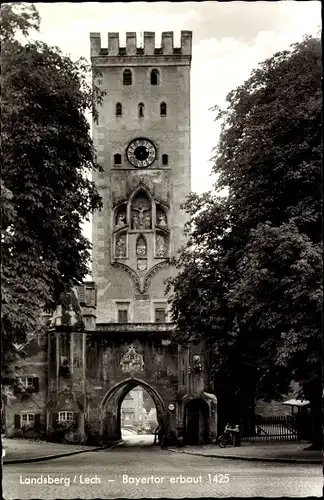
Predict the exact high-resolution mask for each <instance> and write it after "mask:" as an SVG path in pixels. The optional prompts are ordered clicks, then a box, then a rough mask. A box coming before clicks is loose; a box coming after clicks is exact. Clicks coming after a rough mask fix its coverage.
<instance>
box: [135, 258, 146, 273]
mask: <svg viewBox="0 0 324 500" xmlns="http://www.w3.org/2000/svg"><path fill="white" fill-rule="evenodd" d="M137 269H138V270H139V271H145V270H146V269H147V259H137Z"/></svg>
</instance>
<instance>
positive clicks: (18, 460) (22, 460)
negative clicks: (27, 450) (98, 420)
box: [2, 439, 123, 465]
mask: <svg viewBox="0 0 324 500" xmlns="http://www.w3.org/2000/svg"><path fill="white" fill-rule="evenodd" d="M122 441H123V440H122V439H120V440H118V441H115V442H114V443H111V444H107V445H104V446H99V447H98V448H91V450H77V451H70V452H68V453H58V454H56V455H45V456H43V457H33V458H16V459H13V460H6V461H3V464H2V465H7V464H8V465H11V464H28V463H31V462H45V461H46V460H54V459H55V458H62V457H70V456H72V455H79V454H80V453H89V452H90V451H103V450H106V449H108V448H115V447H116V446H118V445H119V444H120V443H121V442H122Z"/></svg>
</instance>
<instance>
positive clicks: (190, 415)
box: [184, 399, 209, 445]
mask: <svg viewBox="0 0 324 500" xmlns="http://www.w3.org/2000/svg"><path fill="white" fill-rule="evenodd" d="M184 416H185V432H186V435H185V440H186V444H188V445H198V444H206V443H208V441H209V406H208V404H207V403H206V401H204V400H203V399H192V400H191V401H189V402H188V403H187V404H186V406H185V415H184Z"/></svg>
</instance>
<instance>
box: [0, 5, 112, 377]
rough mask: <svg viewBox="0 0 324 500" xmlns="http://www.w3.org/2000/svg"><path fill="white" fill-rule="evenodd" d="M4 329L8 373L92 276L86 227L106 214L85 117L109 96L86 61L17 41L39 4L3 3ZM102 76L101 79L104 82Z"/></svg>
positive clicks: (34, 25) (33, 23) (35, 24)
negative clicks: (45, 317) (45, 319)
mask: <svg viewBox="0 0 324 500" xmlns="http://www.w3.org/2000/svg"><path fill="white" fill-rule="evenodd" d="M1 18H2V26H1V129H2V130H1V141H2V155H1V163H2V173H1V187H2V195H3V196H2V200H1V237H2V241H1V245H2V264H1V292H2V310H1V328H2V332H3V335H4V341H3V342H2V345H3V353H2V354H3V360H4V364H5V368H9V365H10V366H11V365H12V362H13V361H14V360H15V359H17V358H19V353H18V352H17V350H16V348H15V346H16V345H17V344H23V343H24V342H26V339H27V338H28V335H29V334H30V333H31V332H33V331H35V329H38V328H40V316H41V311H42V309H43V308H50V309H53V308H54V307H55V305H56V303H57V301H58V298H59V296H60V295H61V293H62V292H63V291H64V290H65V289H66V288H69V287H71V286H73V285H75V284H78V283H80V282H81V281H82V279H83V278H84V277H85V276H86V275H87V273H88V262H89V250H90V242H89V241H88V240H87V239H86V238H85V237H84V236H83V234H82V226H81V225H82V222H83V220H85V219H86V220H87V218H88V216H89V214H90V213H91V212H92V211H93V210H95V209H98V208H100V206H101V199H100V196H99V194H98V192H97V190H96V188H95V186H94V184H93V183H92V182H91V181H90V180H89V179H88V174H89V172H90V171H92V170H93V169H94V170H95V169H99V168H100V167H99V166H98V164H97V162H96V154H95V150H94V146H93V143H92V140H91V136H90V126H89V123H88V121H87V119H86V117H85V113H86V112H87V111H89V110H90V111H93V113H94V116H95V118H96V117H97V111H96V106H97V105H98V104H100V102H101V99H102V96H103V93H102V92H101V91H100V90H99V89H98V87H97V86H96V85H95V84H94V86H93V87H92V82H91V80H89V75H90V68H89V66H88V64H87V63H86V61H85V60H83V59H80V60H79V61H77V62H73V61H72V60H71V59H70V58H69V57H66V56H64V55H63V54H62V53H61V52H60V50H59V49H58V48H53V47H49V46H48V45H46V44H45V43H42V42H39V41H31V40H30V39H29V38H27V39H26V40H24V41H19V40H18V35H19V36H20V38H21V35H24V36H25V37H26V36H28V35H29V34H30V32H31V30H32V29H35V30H38V29H39V15H38V13H37V11H36V9H35V7H34V6H28V5H20V4H17V5H15V4H5V5H3V6H2V7H1ZM96 76H97V75H95V78H96Z"/></svg>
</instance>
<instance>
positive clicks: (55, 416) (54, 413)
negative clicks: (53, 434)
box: [52, 412, 58, 429]
mask: <svg viewBox="0 0 324 500" xmlns="http://www.w3.org/2000/svg"><path fill="white" fill-rule="evenodd" d="M57 422H58V413H57V412H53V413H52V427H53V429H56V427H57Z"/></svg>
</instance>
